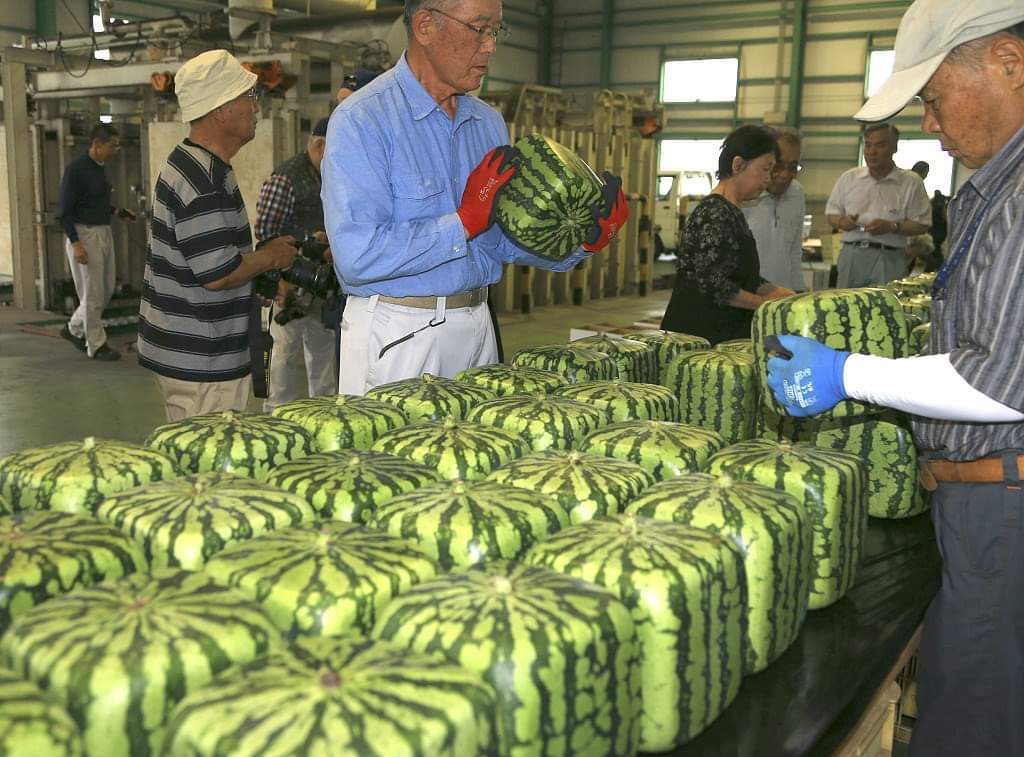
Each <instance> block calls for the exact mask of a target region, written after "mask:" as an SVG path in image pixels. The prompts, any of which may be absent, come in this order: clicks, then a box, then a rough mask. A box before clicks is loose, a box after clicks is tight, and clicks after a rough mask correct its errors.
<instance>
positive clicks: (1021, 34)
mask: <svg viewBox="0 0 1024 757" xmlns="http://www.w3.org/2000/svg"><path fill="white" fill-rule="evenodd" d="M1000 34H1009V35H1011V36H1014V37H1017V38H1018V39H1024V21H1021V22H1020V23H1019V24H1014V25H1013V26H1010V27H1008V28H1006V29H1003V30H1002V31H999V32H995V33H994V34H986V35H985V36H984V37H978V38H977V39H972V40H971V41H970V42H964V43H963V44H962V45H959V46H957V47H955V48H953V50H952V52H950V54H949V55H947V56H946V60H948V61H949V62H950V63H953V64H956V65H961V66H966V67H967V68H970V69H972V70H974V71H981V68H982V64H983V63H984V60H985V51H986V50H988V46H989V45H990V44H991V43H992V40H994V39H995V38H996V37H998V36H999V35H1000Z"/></svg>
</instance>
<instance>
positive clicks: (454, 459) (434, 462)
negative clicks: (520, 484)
mask: <svg viewBox="0 0 1024 757" xmlns="http://www.w3.org/2000/svg"><path fill="white" fill-rule="evenodd" d="M527 449H528V445H527V443H526V440H525V439H524V438H523V437H522V436H520V435H519V434H517V433H513V432H511V431H506V430H504V429H501V428H496V427H494V426H485V425H482V424H480V423H473V422H472V421H457V420H455V419H453V418H446V419H445V420H444V421H443V422H441V423H416V424H413V425H411V426H405V427H403V428H397V429H394V430H393V431H389V432H387V433H386V434H382V435H381V437H380V438H379V439H377V441H375V442H374V443H373V450H374V451H375V452H384V453H386V454H389V455H395V456H397V457H405V458H408V459H409V460H412V461H414V462H417V463H420V464H422V465H426V466H427V467H428V468H431V469H433V470H436V471H437V472H438V474H439V475H440V476H441V478H445V479H466V480H480V479H483V478H486V477H487V476H488V474H490V472H491V471H493V470H495V469H496V468H499V467H501V466H502V465H504V464H505V463H507V462H508V461H509V460H513V459H515V458H517V457H520V456H521V455H522V454H523V453H524V452H526V451H527Z"/></svg>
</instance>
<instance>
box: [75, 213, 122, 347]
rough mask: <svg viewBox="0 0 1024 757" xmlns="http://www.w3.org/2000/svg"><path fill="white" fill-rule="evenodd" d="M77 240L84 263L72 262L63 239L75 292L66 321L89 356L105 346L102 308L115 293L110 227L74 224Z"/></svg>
mask: <svg viewBox="0 0 1024 757" xmlns="http://www.w3.org/2000/svg"><path fill="white" fill-rule="evenodd" d="M75 229H76V230H77V231H78V241H79V242H81V243H82V245H83V246H84V247H85V251H86V253H88V255H89V262H88V263H86V264H84V265H83V264H82V263H76V262H75V251H74V249H73V248H72V247H71V240H69V239H68V238H67V237H65V238H64V253H65V254H66V255H67V258H68V265H69V266H70V267H71V278H72V279H73V280H74V282H75V292H77V293H78V307H77V308H76V309H75V312H74V313H72V314H71V320H70V321H68V331H70V332H71V334H72V335H73V336H76V337H78V338H79V339H82V338H84V339H85V346H86V351H87V352H88V355H89V357H92V356H93V355H94V354H95V352H96V350H98V349H99V348H100V347H102V346H103V345H104V344H106V341H107V332H106V330H105V329H104V328H103V320H102V318H101V316H102V314H103V308H105V307H106V306H107V303H108V302H110V298H111V297H112V296H113V294H114V275H115V273H116V271H115V263H114V235H113V233H112V232H111V231H110V227H109V226H82V225H80V224H76V225H75Z"/></svg>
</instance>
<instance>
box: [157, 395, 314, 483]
mask: <svg viewBox="0 0 1024 757" xmlns="http://www.w3.org/2000/svg"><path fill="white" fill-rule="evenodd" d="M146 446H147V447H151V448H153V449H157V450H160V451H162V452H164V453H166V454H168V455H170V456H171V457H172V458H174V460H175V462H177V464H178V467H179V468H180V469H181V471H182V472H183V473H209V472H214V471H219V472H222V473H234V474H238V475H242V476H249V477H250V478H254V479H256V480H257V481H262V480H265V479H266V477H267V474H268V473H269V472H270V470H271V468H273V467H274V466H275V465H280V464H281V463H284V462H287V461H288V460H294V459H296V458H299V457H305V456H306V455H310V454H312V453H313V435H312V434H310V433H309V432H308V431H306V429H304V428H303V427H302V426H300V425H299V424H298V423H294V422H292V421H288V420H285V419H283V418H274V417H272V416H269V415H263V414H260V413H246V412H238V411H235V410H225V411H223V412H219V413H207V414H205V415H196V416H193V417H191V418H186V419H185V420H181V421H176V422H174V423H168V424H166V425H163V426H159V427H157V428H156V429H154V430H153V432H152V433H151V434H150V435H149V437H148V438H147V439H146Z"/></svg>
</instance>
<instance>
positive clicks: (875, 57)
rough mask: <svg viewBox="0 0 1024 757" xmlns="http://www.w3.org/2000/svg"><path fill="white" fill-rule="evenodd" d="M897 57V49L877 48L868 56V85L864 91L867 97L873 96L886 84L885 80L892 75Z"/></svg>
mask: <svg viewBox="0 0 1024 757" xmlns="http://www.w3.org/2000/svg"><path fill="white" fill-rule="evenodd" d="M895 59H896V51H895V50H875V51H874V52H872V53H871V57H870V58H868V85H867V91H866V92H865V93H864V94H865V96H866V97H873V96H874V95H875V93H876V92H877V91H878V90H879V88H880V87H881V86H882V85H883V84H885V80H886V79H888V78H889V77H890V76H892V67H893V62H894V61H895Z"/></svg>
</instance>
